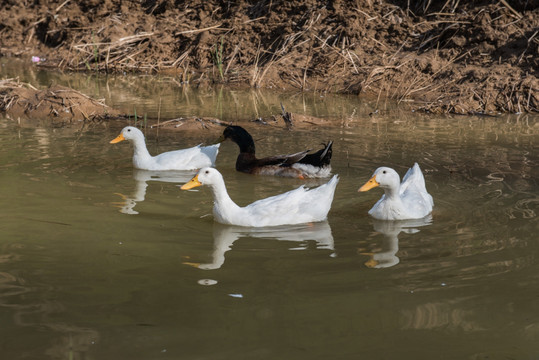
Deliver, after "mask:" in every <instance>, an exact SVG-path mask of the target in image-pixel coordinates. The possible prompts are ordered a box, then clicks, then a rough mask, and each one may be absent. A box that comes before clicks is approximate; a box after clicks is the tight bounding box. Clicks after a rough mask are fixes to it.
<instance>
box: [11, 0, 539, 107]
mask: <svg viewBox="0 0 539 360" xmlns="http://www.w3.org/2000/svg"><path fill="white" fill-rule="evenodd" d="M538 32H539V1H538V0H529V1H528V0H502V1H496V2H492V1H458V0H443V1H436V0H431V1H405V0H394V1H383V0H356V1H345V0H333V1H332V0H329V1H328V0H326V1H321V0H297V1H275V0H262V1H245V0H237V1H218V0H191V1H180V0H175V1H174V0H144V1H125V0H124V1H121V0H104V1H101V0H100V1H97V0H79V1H74V0H59V1H53V0H32V1H30V0H5V1H4V2H3V5H2V11H1V12H0V34H1V37H2V41H1V43H0V55H1V56H17V57H30V56H32V55H35V56H38V58H35V59H34V61H36V63H37V64H38V65H39V66H44V67H51V68H59V69H64V70H74V71H96V70H97V71H102V72H144V73H155V74H157V73H167V74H170V75H172V76H175V77H177V80H178V82H180V83H184V84H190V85H191V86H203V85H211V84H214V83H224V84H228V85H230V86H251V87H265V88H273V89H278V90H280V89H286V90H290V89H297V90H301V91H317V92H336V93H353V94H358V95H360V94H368V95H374V96H376V97H377V98H379V99H382V98H390V99H395V100H397V101H398V102H406V103H407V104H409V105H410V106H412V107H413V108H415V109H417V110H423V111H428V112H440V113H484V114H488V113H496V112H537V111H538V109H539V95H538V94H539V92H538V89H539V80H538V73H539V33H538Z"/></svg>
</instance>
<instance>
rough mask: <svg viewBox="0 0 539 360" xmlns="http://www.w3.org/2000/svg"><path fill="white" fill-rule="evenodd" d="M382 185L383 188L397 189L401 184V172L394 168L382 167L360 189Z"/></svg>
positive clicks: (366, 189) (364, 189) (361, 190)
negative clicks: (398, 172)
mask: <svg viewBox="0 0 539 360" xmlns="http://www.w3.org/2000/svg"><path fill="white" fill-rule="evenodd" d="M377 186H379V187H381V188H382V189H384V190H386V189H391V190H396V189H398V188H399V186H400V177H399V174H397V172H396V171H395V170H393V169H392V168H388V167H380V168H378V169H376V171H375V172H374V174H373V176H372V178H371V179H370V180H369V181H367V182H366V183H365V185H363V186H362V187H360V188H359V190H358V191H360V192H363V191H369V190H370V189H372V188H374V187H377Z"/></svg>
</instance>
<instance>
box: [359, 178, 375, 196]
mask: <svg viewBox="0 0 539 360" xmlns="http://www.w3.org/2000/svg"><path fill="white" fill-rule="evenodd" d="M379 185H380V184H379V183H378V181H376V175H374V176H373V177H372V178H371V179H370V180H369V181H367V182H366V183H365V185H363V186H362V187H360V188H359V190H358V191H361V192H363V191H369V190H370V189H372V188H375V187H377V186H379Z"/></svg>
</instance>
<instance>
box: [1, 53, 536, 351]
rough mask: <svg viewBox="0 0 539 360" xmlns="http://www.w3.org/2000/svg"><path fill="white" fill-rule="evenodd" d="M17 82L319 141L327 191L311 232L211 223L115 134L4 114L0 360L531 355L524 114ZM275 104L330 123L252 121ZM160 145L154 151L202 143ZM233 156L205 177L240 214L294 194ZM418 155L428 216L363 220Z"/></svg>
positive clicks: (115, 81) (532, 278)
mask: <svg viewBox="0 0 539 360" xmlns="http://www.w3.org/2000/svg"><path fill="white" fill-rule="evenodd" d="M3 61H4V64H5V65H4V68H9V66H10V65H9V62H8V63H6V62H5V61H6V60H5V59H4V60H3ZM8 70H9V69H8ZM8 70H6V69H4V71H5V72H7V73H9V71H8ZM10 71H12V70H10ZM25 71H27V72H28V73H29V74H30V75H28V74H27V73H26V72H22V71H21V72H20V74H21V80H23V79H22V78H23V77H25V76H27V77H30V78H31V77H32V76H33V78H34V79H36V80H35V81H37V82H39V83H40V84H44V85H46V84H47V83H50V82H51V81H53V82H59V83H62V84H68V85H69V86H72V87H74V88H76V89H78V90H81V91H84V92H86V93H88V94H89V95H92V96H95V97H103V98H106V99H107V103H108V104H109V105H113V106H117V107H123V108H125V109H130V108H134V107H135V106H136V107H137V112H138V113H139V114H140V113H143V112H148V113H149V114H155V111H157V109H158V108H160V109H161V111H162V114H167V116H169V117H174V116H182V115H193V114H194V115H204V116H215V117H219V118H221V119H222V120H225V121H235V120H237V121H239V122H240V123H241V124H244V125H245V126H249V127H250V128H252V133H253V136H254V137H255V139H257V150H258V152H259V154H260V155H265V154H267V155H270V154H276V153H286V152H295V151H300V150H302V149H304V148H310V147H316V146H318V145H319V144H320V143H321V142H323V141H326V140H328V139H333V140H334V141H335V144H334V153H333V160H332V165H333V173H336V174H339V176H340V179H341V180H340V183H339V185H338V187H337V191H336V194H335V200H334V203H333V207H332V210H331V211H330V213H329V218H328V221H327V222H323V223H319V224H306V225H298V226H290V227H286V226H285V227H278V228H273V229H244V228H239V227H233V226H224V225H219V224H216V223H214V222H213V218H212V215H211V207H212V199H211V193H210V191H209V189H207V188H199V189H200V190H199V191H190V192H182V191H180V190H179V188H178V186H177V185H179V184H182V183H183V182H185V181H186V180H188V179H189V177H190V176H192V173H183V172H180V173H166V174H164V173H148V172H140V171H133V169H132V167H131V160H130V157H131V154H132V150H131V147H130V146H129V145H128V144H127V143H120V144H116V145H110V144H109V143H108V141H109V140H111V139H112V138H114V137H115V136H116V135H117V134H118V130H119V129H120V128H121V127H122V126H123V125H124V124H120V123H115V124H111V125H110V126H104V125H98V124H94V125H90V126H87V127H84V128H82V129H81V128H80V127H75V126H73V127H67V128H49V127H47V126H43V125H39V126H38V125H36V126H24V127H23V126H20V125H19V124H18V123H17V122H16V121H14V120H8V119H5V118H1V119H0V144H1V145H2V146H1V148H0V199H1V200H2V205H3V206H2V207H1V209H0V219H1V222H0V323H1V324H2V325H1V326H0V354H2V359H100V360H101V359H230V358H239V359H277V358H281V359H537V358H539V237H538V235H537V234H538V230H539V226H538V216H537V212H538V211H539V207H538V203H539V184H538V180H539V170H538V165H539V152H538V145H537V144H538V140H539V138H538V134H539V125H538V124H539V122H538V120H539V118H537V117H536V116H535V117H534V116H529V115H521V116H500V117H497V118H480V117H436V116H427V115H420V114H414V113H411V112H406V111H398V110H395V109H392V108H388V109H389V110H388V111H387V112H384V113H382V114H379V115H376V116H369V115H368V114H369V112H371V111H372V110H373V109H374V108H375V103H374V102H368V101H364V100H362V99H358V98H356V97H337V96H325V97H320V96H313V95H306V96H301V95H297V94H295V95H290V94H286V95H284V94H273V93H265V92H264V93H261V92H240V91H226V90H224V89H212V90H205V91H197V90H195V89H191V90H182V89H181V88H179V87H177V85H176V86H175V87H174V86H173V85H172V84H171V83H170V82H169V81H167V80H166V79H161V80H162V81H157V80H156V79H144V78H142V79H140V78H138V79H137V78H133V77H127V76H125V77H119V78H108V79H107V78H101V77H99V78H97V77H90V78H88V77H83V76H80V75H73V74H67V75H66V74H55V73H52V74H51V73H42V72H38V71H36V70H34V69H29V70H25ZM2 76H5V74H4V73H3V74H2ZM51 79H52V80H51ZM126 84H134V85H133V88H132V87H131V86H126ZM145 84H146V85H145ZM145 86H146V87H145ZM152 94H153V95H152ZM159 102H160V103H161V105H160V106H159ZM280 102H283V103H284V104H285V105H286V106H287V109H290V110H289V111H293V112H295V113H301V114H308V115H316V116H320V117H324V118H328V119H330V118H331V119H334V122H335V123H336V124H338V125H336V126H331V127H313V128H310V129H298V130H293V131H286V130H284V129H282V128H268V127H264V126H262V125H259V126H255V125H253V124H252V123H248V120H249V119H252V118H255V117H258V116H262V117H265V116H268V115H270V114H271V113H273V114H275V113H278V112H279V107H280V105H279V103H280ZM142 106H144V107H145V108H144V110H140V111H139V110H138V109H139V108H140V107H142ZM156 136H157V134H156V132H155V130H148V131H147V137H148V144H149V149H150V151H151V152H153V153H157V152H162V151H167V150H172V149H175V148H183V147H189V146H193V145H195V144H198V143H199V142H200V141H201V137H203V136H202V135H200V134H194V133H191V134H186V133H182V132H177V133H173V134H168V136H164V135H163V134H161V135H160V137H159V142H157V141H156ZM212 139H213V138H212ZM236 155H237V148H236V146H235V145H234V144H232V143H230V142H225V143H223V144H222V146H221V151H220V154H219V157H218V160H217V168H218V169H219V170H220V171H221V172H222V173H223V175H224V178H225V181H226V184H227V188H228V190H229V193H230V195H231V197H232V198H233V199H234V200H235V201H237V203H238V204H240V205H245V204H248V203H250V202H252V201H253V200H256V199H259V198H263V197H267V196H271V195H274V194H278V193H281V192H284V191H287V190H290V189H293V188H295V187H297V186H299V185H301V184H303V182H302V181H301V180H296V179H275V178H267V177H253V176H250V175H246V174H240V173H237V172H236V171H235V170H234V162H235V157H236ZM416 161H417V162H418V163H419V164H420V166H421V168H422V170H423V172H424V174H425V180H426V184H427V189H428V190H429V192H430V193H431V194H432V196H433V198H434V202H435V207H434V212H433V214H432V219H431V220H430V221H428V222H423V223H422V222H417V221H416V222H404V223H403V222H401V223H395V222H383V221H382V222H380V221H374V220H373V219H371V218H370V217H369V216H368V214H367V211H368V210H369V209H370V208H371V207H372V205H373V204H374V203H375V202H376V201H377V200H378V198H379V197H380V196H381V192H380V191H379V190H377V189H374V190H371V191H369V192H367V193H358V192H357V189H358V188H359V187H360V186H361V185H362V184H363V183H364V182H365V181H367V180H368V179H369V178H370V176H371V175H372V172H373V171H374V170H375V168H376V167H378V166H381V165H386V166H391V167H393V168H395V169H396V170H397V171H398V172H399V173H400V174H401V175H402V174H404V172H405V171H406V170H407V168H408V167H410V166H412V165H413V163H414V162H416ZM319 183H320V182H319V181H317V182H311V183H309V185H312V186H315V185H317V184H319Z"/></svg>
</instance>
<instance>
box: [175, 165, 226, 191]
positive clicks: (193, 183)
mask: <svg viewBox="0 0 539 360" xmlns="http://www.w3.org/2000/svg"><path fill="white" fill-rule="evenodd" d="M219 178H222V176H221V174H220V173H219V171H217V170H216V169H214V168H210V167H206V168H202V169H200V171H199V172H198V174H196V175H195V177H194V178H192V179H191V180H189V182H187V183H185V184H183V185H182V186H181V187H180V189H182V190H189V189H192V188H195V187H197V186H202V185H213V184H215V183H216V182H217V181H218V179H219Z"/></svg>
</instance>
